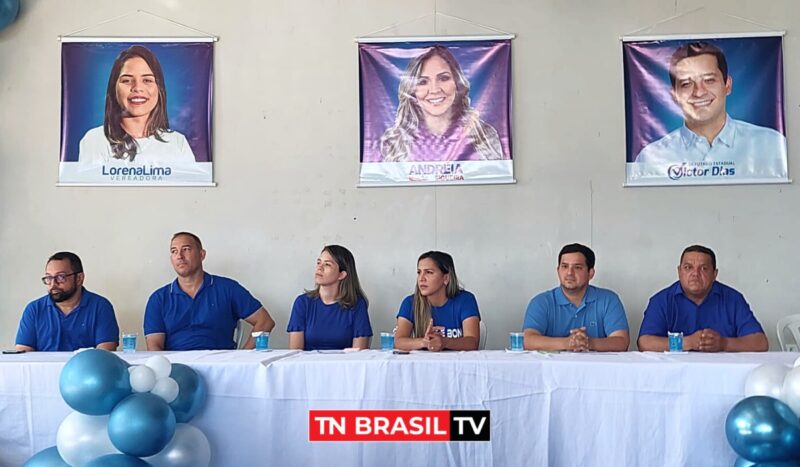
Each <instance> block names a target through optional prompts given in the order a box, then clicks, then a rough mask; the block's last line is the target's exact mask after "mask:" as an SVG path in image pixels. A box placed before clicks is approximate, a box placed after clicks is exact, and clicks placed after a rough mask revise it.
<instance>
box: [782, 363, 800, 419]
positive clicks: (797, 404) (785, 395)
mask: <svg viewBox="0 0 800 467" xmlns="http://www.w3.org/2000/svg"><path fill="white" fill-rule="evenodd" d="M780 400H782V401H783V402H785V403H786V405H788V406H789V407H791V408H792V410H793V411H794V413H795V415H797V414H800V367H798V368H793V369H792V370H790V371H789V373H787V374H786V378H785V379H784V380H783V389H782V390H781V397H780Z"/></svg>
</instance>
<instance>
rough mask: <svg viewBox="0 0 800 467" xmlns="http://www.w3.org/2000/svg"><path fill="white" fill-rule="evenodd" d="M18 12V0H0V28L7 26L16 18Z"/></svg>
mask: <svg viewBox="0 0 800 467" xmlns="http://www.w3.org/2000/svg"><path fill="white" fill-rule="evenodd" d="M17 13H19V0H0V29H3V28H4V27H6V26H8V25H9V24H11V23H13V22H14V20H15V19H17Z"/></svg>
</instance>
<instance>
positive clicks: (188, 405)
mask: <svg viewBox="0 0 800 467" xmlns="http://www.w3.org/2000/svg"><path fill="white" fill-rule="evenodd" d="M59 389H60V391H61V397H63V398H64V401H65V402H66V403H67V405H69V406H70V408H72V409H73V410H74V412H72V413H70V414H69V415H67V417H66V418H65V419H64V421H63V422H61V425H60V426H59V427H58V432H57V434H56V445H55V446H52V447H49V448H47V449H45V450H43V451H40V452H39V453H37V454H36V455H34V456H33V457H31V458H30V459H29V460H28V462H26V463H25V466H24V467H59V466H73V467H78V466H80V467H100V466H104V467H136V466H156V467H158V466H163V467H199V466H205V467H207V466H208V465H209V464H210V462H211V447H210V446H209V443H208V438H206V436H205V434H203V432H202V431H200V429H198V428H197V427H194V426H192V425H189V424H188V422H189V421H191V420H192V418H193V417H194V416H195V415H196V414H197V412H198V411H199V410H200V408H201V407H202V406H203V403H204V402H205V397H206V389H205V384H204V383H203V380H202V379H201V377H200V375H199V374H197V372H195V371H194V370H193V369H191V368H190V367H188V366H186V365H183V364H180V363H170V361H169V360H167V359H166V358H164V357H162V356H153V357H150V358H149V359H148V360H147V362H146V363H145V364H144V365H133V366H131V365H129V364H128V363H127V362H126V361H124V360H122V359H121V358H119V357H118V356H117V355H115V354H114V353H113V352H108V351H106V350H98V349H90V350H84V351H82V352H79V353H77V354H76V355H75V356H73V357H72V358H70V359H69V361H67V363H66V365H64V368H63V369H62V370H61V376H60V378H59Z"/></svg>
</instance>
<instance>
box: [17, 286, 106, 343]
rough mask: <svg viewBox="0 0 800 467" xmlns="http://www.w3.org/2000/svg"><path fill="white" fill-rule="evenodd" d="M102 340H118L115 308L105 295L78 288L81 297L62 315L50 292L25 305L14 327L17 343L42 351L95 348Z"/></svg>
mask: <svg viewBox="0 0 800 467" xmlns="http://www.w3.org/2000/svg"><path fill="white" fill-rule="evenodd" d="M104 342H114V343H118V342H119V326H118V325H117V317H116V316H115V315H114V307H113V306H111V302H109V301H108V300H107V299H105V298H104V297H101V296H100V295H97V294H95V293H92V292H90V291H88V290H86V288H82V289H81V300H80V302H79V303H78V306H76V307H75V308H74V309H73V310H72V311H71V312H70V313H69V314H67V315H65V314H64V313H63V312H62V311H61V309H59V308H58V306H57V305H56V304H55V302H53V299H52V298H50V295H45V296H44V297H41V298H39V299H37V300H34V301H32V302H31V303H29V304H28V306H26V307H25V311H24V312H23V313H22V318H21V319H20V321H19V329H18V330H17V339H16V343H17V345H26V346H28V347H32V348H34V349H36V350H38V351H42V352H70V351H73V350H77V349H82V348H89V347H96V346H97V345H98V344H102V343H104Z"/></svg>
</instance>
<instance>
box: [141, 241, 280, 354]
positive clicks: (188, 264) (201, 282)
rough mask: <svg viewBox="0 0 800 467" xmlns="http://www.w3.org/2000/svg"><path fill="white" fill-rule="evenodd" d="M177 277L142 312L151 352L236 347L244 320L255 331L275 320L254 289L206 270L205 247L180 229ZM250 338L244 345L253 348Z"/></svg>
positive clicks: (173, 255) (173, 246) (174, 247)
mask: <svg viewBox="0 0 800 467" xmlns="http://www.w3.org/2000/svg"><path fill="white" fill-rule="evenodd" d="M169 251H170V260H171V261H172V268H173V269H174V270H175V273H177V275H178V277H177V278H176V279H175V280H174V281H172V282H171V283H169V284H167V285H165V286H164V287H161V288H160V289H158V290H156V291H155V292H153V294H152V295H150V299H149V300H148V301H147V306H146V308H145V311H144V334H145V341H146V342H147V350H150V351H158V350H208V349H234V348H236V343H235V342H234V341H233V331H234V329H235V328H236V325H237V324H238V322H239V320H240V319H243V320H245V321H247V322H248V323H249V324H251V325H252V326H253V331H267V332H269V331H271V330H272V328H273V327H275V321H273V320H272V318H271V317H270V316H269V313H268V312H267V310H266V309H264V307H263V306H261V302H259V301H258V300H257V299H256V298H255V297H253V296H252V295H251V294H250V292H248V291H247V289H245V288H244V287H242V286H241V285H240V284H239V283H238V282H236V281H235V280H232V279H228V278H227V277H221V276H215V275H212V274H208V273H207V272H205V271H203V260H204V259H205V257H206V250H204V249H203V244H202V243H201V242H200V238H198V237H197V235H195V234H193V233H189V232H178V233H176V234H175V235H173V236H172V241H171V242H170V247H169ZM253 347H255V343H254V341H253V338H252V337H249V338H248V339H247V343H246V344H245V348H247V349H252V348H253Z"/></svg>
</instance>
